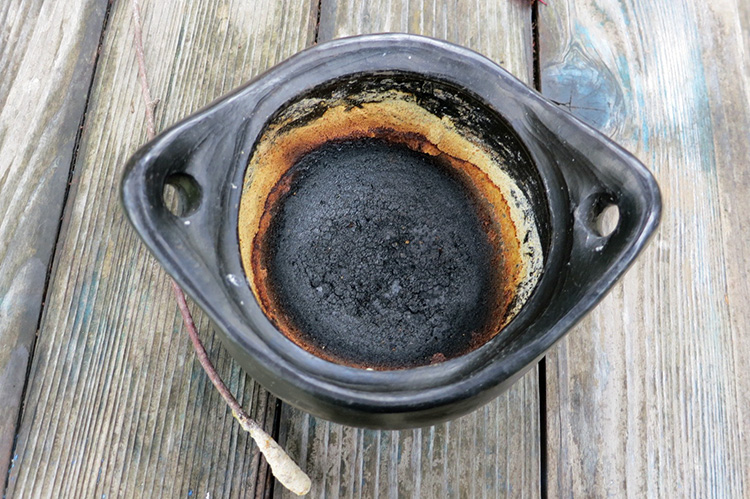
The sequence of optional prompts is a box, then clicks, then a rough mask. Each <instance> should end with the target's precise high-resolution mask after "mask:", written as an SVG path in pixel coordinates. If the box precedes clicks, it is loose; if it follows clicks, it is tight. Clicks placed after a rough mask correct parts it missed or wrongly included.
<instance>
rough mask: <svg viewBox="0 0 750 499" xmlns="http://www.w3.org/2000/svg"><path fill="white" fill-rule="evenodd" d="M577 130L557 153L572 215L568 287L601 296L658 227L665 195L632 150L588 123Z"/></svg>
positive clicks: (630, 262) (597, 299) (578, 293)
mask: <svg viewBox="0 0 750 499" xmlns="http://www.w3.org/2000/svg"><path fill="white" fill-rule="evenodd" d="M571 118H572V117H571ZM578 130H579V133H578V134H571V136H569V137H567V139H568V140H567V141H565V142H564V143H561V144H558V146H559V148H558V149H557V153H556V158H557V160H558V168H559V171H560V173H561V176H562V177H563V179H564V182H565V184H566V185H567V191H568V196H569V202H570V206H571V210H570V215H571V219H572V220H571V222H572V223H570V224H569V227H571V226H572V229H571V230H572V237H571V238H570V240H571V247H570V253H569V259H568V263H567V270H568V272H567V276H568V277H567V279H566V284H565V287H567V288H568V290H566V292H567V293H570V294H571V295H572V296H576V295H577V296H579V297H580V296H582V295H584V294H585V295H587V296H589V297H592V298H594V297H595V299H594V302H597V301H599V300H600V299H601V298H602V297H603V296H604V295H605V294H606V291H608V290H609V288H610V287H611V286H612V285H613V284H614V282H615V281H616V280H617V279H618V278H619V277H620V276H621V275H622V274H623V273H624V272H625V271H626V270H627V268H628V267H629V266H630V265H631V264H632V262H633V260H634V259H635V257H636V256H637V255H638V253H640V251H641V250H642V249H643V248H644V247H645V245H646V244H647V242H648V240H649V239H650V237H651V235H652V234H653V232H654V230H655V229H656V227H657V225H658V223H659V220H660V217H661V195H660V192H659V187H658V185H657V183H656V180H655V179H654V176H653V175H652V174H651V172H649V171H648V169H647V168H646V167H645V166H644V165H643V164H642V163H641V162H640V161H639V160H638V159H636V158H635V157H634V156H633V155H632V154H630V153H628V152H627V151H625V150H624V149H623V148H622V147H620V146H619V145H617V144H615V143H614V142H612V141H610V140H609V139H608V138H606V137H604V136H603V135H601V134H599V132H596V131H594V130H593V129H591V128H589V127H588V126H584V127H582V128H579V129H578ZM592 136H595V137H596V139H597V141H592V140H591V138H592ZM592 144H594V146H593V147H592ZM584 301H586V300H584ZM587 305H588V306H591V304H587Z"/></svg>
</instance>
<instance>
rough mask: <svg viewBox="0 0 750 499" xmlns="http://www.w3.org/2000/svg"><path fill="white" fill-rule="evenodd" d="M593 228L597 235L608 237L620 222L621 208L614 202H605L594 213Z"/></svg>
mask: <svg viewBox="0 0 750 499" xmlns="http://www.w3.org/2000/svg"><path fill="white" fill-rule="evenodd" d="M593 222H594V223H593V229H594V232H596V233H597V235H599V236H601V237H607V236H609V235H611V234H612V233H613V232H614V231H615V229H617V226H618V225H619V223H620V208H618V207H617V205H616V204H614V203H604V204H603V205H602V206H601V207H600V208H599V210H597V211H596V212H595V213H594V220H593Z"/></svg>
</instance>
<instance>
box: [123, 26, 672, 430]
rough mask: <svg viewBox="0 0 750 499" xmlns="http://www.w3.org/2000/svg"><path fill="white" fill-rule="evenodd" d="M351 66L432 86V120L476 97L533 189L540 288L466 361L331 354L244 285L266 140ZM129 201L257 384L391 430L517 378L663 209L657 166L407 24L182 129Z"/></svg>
mask: <svg viewBox="0 0 750 499" xmlns="http://www.w3.org/2000/svg"><path fill="white" fill-rule="evenodd" d="M353 75H375V76H377V78H380V79H381V80H382V79H385V78H399V77H404V78H406V79H408V80H411V81H415V82H421V86H420V88H419V89H417V94H419V96H420V102H419V104H420V106H422V107H424V108H426V109H428V110H430V109H431V112H433V114H435V115H439V114H440V111H439V109H435V108H431V106H438V107H439V106H441V105H443V104H441V99H442V102H443V103H444V102H445V101H446V99H447V100H450V99H451V97H450V94H453V95H455V96H459V97H460V99H458V100H459V101H464V102H468V103H471V106H476V109H471V108H470V109H463V110H461V106H457V109H458V110H459V112H458V114H459V119H458V123H459V124H461V125H465V126H468V127H469V128H471V129H472V130H474V131H475V133H476V134H478V135H479V136H481V138H482V140H483V141H484V142H486V143H487V144H489V145H490V146H491V148H492V150H493V151H496V152H497V153H498V154H502V155H504V158H505V159H507V160H508V166H507V171H508V172H509V174H510V175H511V176H512V177H513V179H514V180H515V181H516V182H517V183H518V185H519V186H520V187H521V188H522V189H523V190H524V192H525V193H526V194H527V195H528V197H529V199H530V204H531V208H532V210H534V211H533V215H534V217H535V219H536V221H537V224H538V228H539V235H540V242H541V248H542V251H543V260H544V267H543V271H542V274H541V277H540V279H539V282H538V283H537V284H536V287H535V288H534V290H533V292H532V293H531V294H530V296H529V297H528V300H527V301H526V303H525V304H524V306H523V307H522V308H521V309H520V310H519V311H518V313H517V314H516V315H515V317H514V318H513V319H512V320H511V321H510V322H509V323H508V324H507V325H506V326H505V327H504V328H503V330H502V333H501V334H498V335H497V336H495V337H494V338H492V339H491V340H489V341H487V342H486V343H485V344H484V345H483V346H481V347H480V348H478V349H476V350H474V351H472V352H470V353H467V354H466V355H462V356H460V357H457V358H454V359H450V360H446V361H445V362H440V363H437V364H435V365H428V366H423V367H418V368H413V369H403V370H397V371H367V370H363V369H357V368H353V367H348V366H341V365H336V364H333V363H331V362H327V361H325V360H323V359H321V358H319V357H317V356H315V355H312V354H310V353H309V352H307V351H305V350H304V349H302V348H299V347H297V346H296V345H295V344H294V343H293V342H291V341H290V340H289V339H288V338H287V337H286V336H285V335H284V334H283V333H282V332H280V331H279V330H278V328H276V327H275V326H274V325H273V323H272V322H271V321H270V320H269V319H268V317H266V315H265V314H264V313H263V311H262V309H261V307H260V305H259V304H258V303H257V300H256V298H255V296H254V295H253V292H252V289H251V287H250V285H249V283H248V282H247V281H246V280H245V279H243V276H244V272H245V270H244V268H243V264H242V258H241V255H240V251H239V239H238V216H239V211H240V204H241V198H242V190H243V182H244V180H245V178H244V177H245V172H246V169H247V166H248V164H249V162H250V158H251V155H252V153H253V151H254V150H255V147H256V146H257V141H258V139H259V137H260V135H261V134H262V133H263V131H264V130H265V129H266V127H267V125H268V123H269V122H271V120H273V119H274V117H276V116H277V115H278V113H279V111H280V110H281V109H284V108H285V107H286V106H288V104H289V103H290V102H293V101H294V100H295V99H297V98H299V97H300V96H302V95H306V94H308V93H309V92H311V91H314V90H315V89H320V88H323V87H326V86H327V85H329V86H333V87H337V88H338V91H340V92H341V95H347V94H351V95H353V94H357V92H356V91H353V90H352V88H347V87H351V86H352V85H354V86H356V85H357V84H358V82H361V81H362V78H352V76H353ZM339 82H345V84H344V85H341V86H337V84H338V83H339ZM441 93H443V94H445V93H447V94H448V95H447V96H446V95H442V94H441ZM438 94H441V95H438ZM435 96H438V97H440V98H437V99H436V98H435ZM477 109H478V110H479V111H480V112H478V113H476V112H474V111H476V110H477ZM325 111H326V108H324V107H321V108H320V109H319V112H320V113H324V112H325ZM176 177H179V178H180V179H181V185H189V186H191V188H190V189H187V190H188V191H189V192H188V194H189V195H188V196H187V197H186V200H187V201H188V203H189V206H188V207H187V208H188V209H186V210H185V213H186V214H187V215H185V216H177V215H175V214H173V213H171V212H170V211H169V209H168V208H167V206H166V204H165V202H164V198H163V191H164V186H165V184H167V183H168V182H170V181H171V180H172V179H174V178H176ZM193 187H194V188H193ZM122 201H123V206H124V208H125V211H126V213H127V215H128V217H129V219H130V221H131V222H132V224H133V226H134V227H135V229H136V230H137V232H138V234H139V235H140V237H141V238H142V239H143V241H144V242H145V244H146V245H147V247H148V248H149V249H150V250H151V252H152V253H153V254H154V256H155V257H156V258H157V260H158V261H159V262H160V263H161V264H162V266H163V267H164V268H165V269H166V271H167V272H168V273H169V274H170V275H172V276H173V277H174V278H175V280H176V281H177V282H178V283H179V284H180V285H181V286H182V287H183V288H184V289H185V290H186V292H187V293H188V294H189V295H190V296H191V298H192V299H193V300H194V301H195V302H196V303H197V304H198V305H199V306H200V307H201V308H202V309H203V310H204V311H205V312H206V313H207V314H208V316H209V317H210V318H211V319H212V320H213V321H214V322H215V323H216V325H217V330H218V332H219V334H220V337H221V338H222V341H223V343H224V344H225V346H226V347H227V348H228V350H229V351H230V353H231V354H232V356H233V357H234V358H235V359H236V360H237V361H238V362H239V363H240V365H241V366H242V367H243V368H244V369H245V370H246V371H247V372H248V373H249V374H250V375H251V376H253V378H254V379H255V380H257V381H258V382H260V383H261V384H262V385H263V386H264V387H266V388H267V389H268V390H270V391H271V392H273V393H274V394H276V395H277V396H279V397H281V398H282V399H284V400H286V401H287V402H289V403H291V404H293V405H295V406H297V407H299V408H301V409H303V410H306V411H309V412H311V413H313V414H315V415H317V416H322V417H324V418H327V419H331V420H334V421H338V422H342V423H346V424H353V425H356V426H369V427H379V428H398V427H413V426H423V425H427V424H432V423H435V422H438V421H441V420H445V419H450V418H453V417H457V416H459V415H461V414H465V413H467V412H469V411H471V410H472V409H474V408H476V407H478V406H479V405H481V404H483V403H485V402H487V401H489V400H491V399H492V398H494V397H495V396H497V395H498V394H499V393H500V392H501V391H503V390H504V389H506V388H507V387H509V386H510V384H511V383H512V382H513V381H514V380H516V379H518V378H519V377H520V376H521V375H522V374H523V373H524V372H525V371H526V370H527V369H529V368H530V367H531V366H533V365H534V363H535V361H536V360H537V359H539V358H540V357H541V356H542V355H544V353H545V352H546V351H547V350H548V349H549V348H550V347H551V346H552V345H553V344H554V343H555V342H556V341H558V340H559V339H560V338H561V337H562V336H563V335H564V334H565V332H566V331H568V330H569V329H570V327H572V325H573V324H575V323H576V322H577V321H578V320H579V319H580V318H581V317H582V316H583V315H584V314H585V313H586V312H587V311H588V310H590V309H591V308H592V307H593V306H594V305H595V304H596V303H597V302H598V301H599V300H601V298H602V297H603V296H604V295H605V294H606V292H607V291H608V290H609V289H610V288H611V286H612V285H613V284H614V282H615V281H616V279H617V278H618V277H619V276H621V275H622V273H623V272H624V271H625V270H626V269H627V268H628V267H629V265H630V264H631V263H632V262H633V260H634V258H635V257H636V255H637V254H638V253H639V252H640V251H641V250H642V249H643V247H644V245H645V244H646V242H647V241H648V239H649V237H650V235H651V234H652V233H653V231H654V230H655V228H656V226H657V224H658V221H659V218H660V214H661V199H660V195H659V190H658V187H657V185H656V182H655V181H654V178H653V176H652V175H651V174H650V173H649V172H648V170H647V169H646V168H645V167H644V166H643V165H642V164H641V163H640V162H639V161H638V160H637V159H635V158H634V157H633V156H631V155H630V154H628V153H627V152H626V151H624V150H623V149H622V148H621V147H619V146H617V145H616V144H614V143H612V142H611V141H610V140H609V139H607V138H606V137H604V136H602V135H601V134H600V133H598V132H596V131H595V130H592V129H591V128H590V127H588V126H587V125H585V124H583V123H581V122H580V121H578V120H577V119H576V118H574V117H573V116H571V115H570V114H568V113H567V112H565V111H563V110H561V109H559V108H558V107H557V106H555V105H554V104H552V103H550V102H549V101H547V100H545V99H544V98H543V97H541V96H540V95H539V94H538V93H536V92H535V91H533V90H531V89H529V88H528V87H526V86H525V85H524V84H523V83H521V82H519V81H518V80H517V79H515V78H514V77H513V76H511V75H510V74H508V73H507V72H505V71H504V70H503V69H501V68H500V67H499V66H497V65H496V64H494V63H493V62H491V61H489V60H487V59H486V58H484V57H482V56H480V55H478V54H476V53H474V52H472V51H470V50H468V49H465V48H462V47H458V46H455V45H452V44H449V43H447V42H442V41H437V40H433V39H428V38H424V37H418V36H413V35H403V34H389V35H368V36H362V37H354V38H348V39H341V40H335V41H333V42H329V43H325V44H320V45H318V46H316V47H313V48H311V49H309V50H306V51H304V52H302V53H300V54H298V55H296V56H294V57H292V58H291V59H289V60H287V61H285V62H284V63H282V64H280V65H278V66H276V67H275V68H273V69H271V70H270V71H269V72H267V73H265V74H264V75H261V76H260V77H258V78H256V79H255V80H253V81H251V82H249V83H248V84H247V85H245V86H244V87H242V88H239V89H238V90H236V91H235V92H233V93H232V94H230V95H228V96H226V97H224V98H222V99H221V100H219V101H217V102H215V103H213V104H212V105H210V106H209V107H207V108H206V109H204V110H202V111H200V112H198V113H196V114H195V115H193V116H191V117H189V118H187V119H185V120H184V121H182V122H180V123H178V124H176V125H175V126H173V127H172V128H170V129H169V130H167V131H166V132H164V133H163V134H161V135H160V136H159V137H157V138H156V139H155V140H154V141H152V142H150V143H149V144H147V145H146V146H144V147H143V148H142V149H141V150H139V151H138V152H137V153H136V154H135V155H134V156H133V157H132V158H131V160H130V161H129V163H128V165H127V168H126V172H125V175H124V178H123V183H122ZM607 204H614V205H616V206H617V208H618V209H619V213H620V219H619V223H618V225H617V227H616V228H615V230H614V231H613V232H612V233H611V234H608V235H607V236H602V235H600V234H599V233H597V231H596V230H595V227H594V226H593V225H592V220H594V219H595V218H596V215H597V213H596V212H597V211H598V210H600V209H602V207H603V206H604V205H607Z"/></svg>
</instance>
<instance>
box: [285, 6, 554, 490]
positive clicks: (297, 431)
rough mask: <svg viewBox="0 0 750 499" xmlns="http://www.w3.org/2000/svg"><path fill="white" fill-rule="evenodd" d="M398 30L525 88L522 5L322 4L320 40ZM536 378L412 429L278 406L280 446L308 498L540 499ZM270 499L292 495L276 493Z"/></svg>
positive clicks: (527, 60)
mask: <svg viewBox="0 0 750 499" xmlns="http://www.w3.org/2000/svg"><path fill="white" fill-rule="evenodd" d="M385 31H401V32H411V33H419V34H425V35H429V36H434V37H437V38H443V39H447V40H449V41H452V42H455V43H459V44H462V45H465V46H468V47H470V48H473V49H474V50H477V51H479V52H481V53H483V54H485V55H486V56H488V57H490V58H491V59H493V60H494V61H496V62H499V63H500V64H502V65H503V66H504V67H505V68H506V69H508V70H509V71H511V72H512V73H514V74H515V75H516V76H518V77H519V78H521V79H522V80H525V81H526V82H530V81H531V77H532V68H533V65H532V54H531V40H532V32H531V9H530V7H529V6H528V5H527V4H526V3H524V2H486V1H481V0H471V1H466V2H443V1H430V0H426V1H410V0H366V1H361V2H360V1H357V2H354V1H331V0H323V2H322V4H321V18H320V31H319V40H328V39H331V38H338V37H342V36H348V35H354V34H359V33H370V32H385ZM538 401H539V393H538V376H537V372H536V370H535V369H534V370H532V371H531V372H529V373H528V374H527V375H526V376H524V377H523V378H522V379H521V380H520V381H519V382H518V383H516V384H515V385H514V386H513V387H512V388H511V389H510V390H509V391H508V392H507V393H505V394H503V395H501V396H500V397H499V398H498V399H497V400H495V401H493V402H492V403H490V404H488V405H487V406H485V407H483V408H481V409H479V410H477V411H475V412H474V413H472V414H470V415H468V416H465V417H463V418H460V419H458V420H456V421H453V422H450V423H446V424H441V425H437V426H433V427H429V428H423V429H418V430H410V431H400V432H388V431H372V430H361V429H356V428H351V427H346V426H342V425H337V424H333V423H329V422H327V421H324V420H320V419H317V418H314V417H312V416H310V415H308V414H305V413H303V412H300V411H297V410H295V409H293V408H290V407H289V406H286V405H284V409H283V410H282V417H281V434H280V439H281V440H282V442H283V443H284V444H285V445H286V447H287V449H288V451H289V452H290V453H291V454H292V455H293V456H294V457H295V458H297V459H299V461H300V463H301V465H302V466H303V468H305V469H306V470H307V472H308V473H309V474H310V476H311V478H312V480H313V490H312V492H311V496H312V497H316V498H317V497H350V498H354V497H506V496H512V497H537V496H539V494H540V446H539V424H538V423H539V417H538V415H539V405H538ZM274 492H275V496H279V497H292V496H291V495H290V494H289V493H288V492H287V491H283V490H281V489H280V488H279V487H277V488H275V489H274Z"/></svg>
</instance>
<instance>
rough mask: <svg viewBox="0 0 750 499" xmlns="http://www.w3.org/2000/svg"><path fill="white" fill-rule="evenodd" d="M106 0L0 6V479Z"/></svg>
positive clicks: (6, 462)
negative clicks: (0, 74)
mask: <svg viewBox="0 0 750 499" xmlns="http://www.w3.org/2000/svg"><path fill="white" fill-rule="evenodd" d="M106 7H107V2H106V0H90V1H85V2H78V3H77V4H76V5H72V6H65V5H63V4H61V3H60V2H31V1H24V0H18V1H16V0H12V1H9V2H3V3H2V5H0V26H2V27H1V28H0V39H1V40H2V42H1V43H0V68H2V70H1V71H2V78H0V241H2V243H1V244H0V400H1V401H2V403H0V472H2V473H3V477H2V479H0V483H2V484H4V483H5V472H6V470H7V469H8V466H9V464H10V458H11V451H12V447H13V440H14V437H15V432H16V423H17V421H18V411H19V408H20V405H21V397H22V392H23V387H24V382H25V379H26V373H27V367H28V361H29V355H30V352H31V350H32V348H33V344H34V339H35V336H36V327H37V324H38V322H39V314H40V310H41V307H42V299H43V294H44V286H45V281H46V276H47V270H48V268H49V264H50V260H51V258H52V253H53V249H54V246H55V241H56V238H57V229H58V225H59V221H60V216H61V215H62V210H63V199H64V197H65V192H66V191H67V183H68V175H69V172H70V165H71V160H72V158H73V154H74V148H75V141H76V136H77V133H78V124H79V122H80V120H81V117H82V116H83V112H84V108H85V105H86V96H87V93H88V89H89V84H90V82H91V76H92V72H93V69H94V61H95V55H96V50H97V45H98V43H99V35H100V33H101V30H102V21H103V19H104V14H105V11H106Z"/></svg>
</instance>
